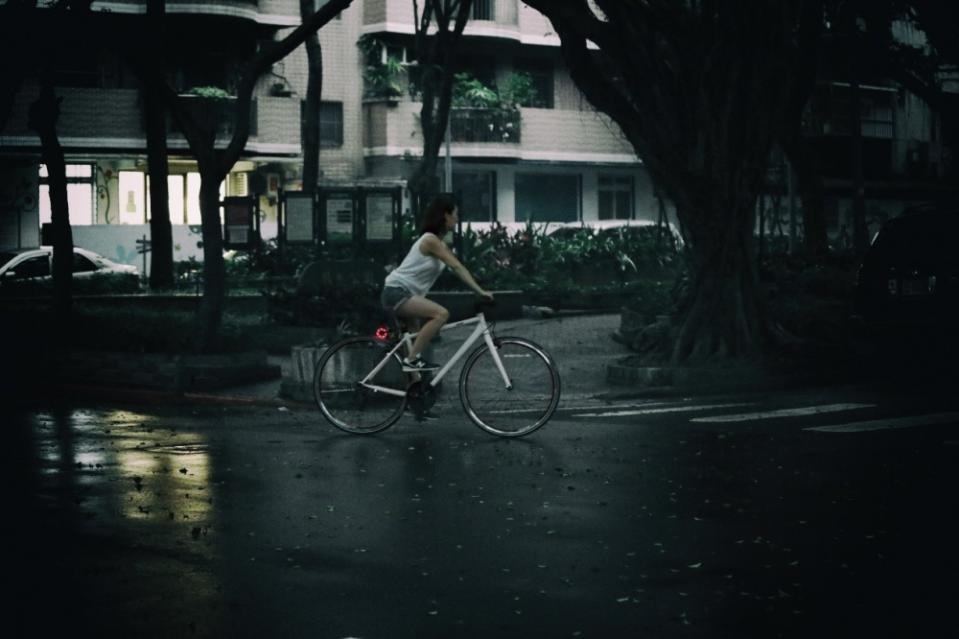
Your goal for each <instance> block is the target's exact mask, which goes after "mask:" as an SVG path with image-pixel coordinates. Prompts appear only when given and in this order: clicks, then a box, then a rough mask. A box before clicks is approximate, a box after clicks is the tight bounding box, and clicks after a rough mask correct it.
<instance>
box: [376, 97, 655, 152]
mask: <svg viewBox="0 0 959 639" xmlns="http://www.w3.org/2000/svg"><path fill="white" fill-rule="evenodd" d="M421 108H422V105H421V104H420V103H419V102H411V101H401V102H399V103H387V102H375V101H374V102H367V103H366V104H364V105H363V111H364V114H363V115H364V124H363V129H364V135H365V139H364V144H363V146H364V154H365V155H366V156H367V157H372V156H379V157H404V156H408V157H415V156H418V155H420V154H422V152H423V136H422V134H421V132H420V123H419V112H420V109H421ZM491 111H495V110H486V109H463V108H458V109H454V111H453V114H452V118H451V122H450V126H451V129H450V139H451V142H452V144H451V148H450V152H451V154H452V155H453V156H454V157H457V158H470V159H483V158H489V159H496V158H500V159H511V160H530V161H555V162H602V163H611V164H635V163H637V162H638V161H639V160H638V159H637V158H636V155H635V153H634V152H633V149H632V146H631V145H630V144H629V142H627V141H626V140H625V138H624V136H623V135H622V134H621V133H619V130H618V129H617V127H616V126H615V125H614V124H613V123H612V122H610V121H609V119H608V118H606V117H605V116H602V115H599V114H597V113H594V112H592V111H564V110H558V109H533V108H522V109H520V110H519V111H518V112H506V113H512V115H511V116H510V117H505V116H503V115H499V114H496V113H494V112H491ZM504 133H508V134H509V135H508V136H504Z"/></svg>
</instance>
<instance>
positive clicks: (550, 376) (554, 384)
mask: <svg viewBox="0 0 959 639" xmlns="http://www.w3.org/2000/svg"><path fill="white" fill-rule="evenodd" d="M494 344H495V345H496V347H497V351H498V353H499V355H500V360H501V361H502V362H503V366H504V368H505V369H506V372H507V374H508V375H509V377H510V381H511V382H512V386H513V388H512V389H511V390H508V389H507V388H506V387H505V385H504V384H503V378H502V376H501V375H500V373H499V370H498V369H497V367H496V363H495V362H494V361H493V358H492V356H491V355H490V353H489V346H487V345H486V344H483V345H482V346H480V347H478V348H477V349H476V350H474V351H473V352H472V353H470V356H469V358H467V360H466V363H465V364H463V371H462V372H461V373H460V382H459V390H460V402H461V403H462V404H463V409H464V410H465V411H466V415H467V416H468V417H469V418H470V420H471V421H472V422H473V423H474V424H476V425H477V426H479V427H480V428H481V429H483V430H485V431H486V432H488V433H491V434H493V435H497V436H499V437H522V436H523V435H528V434H530V433H532V432H533V431H534V430H536V429H538V428H539V427H541V426H542V425H543V424H545V423H546V422H547V421H549V418H550V417H552V416H553V413H554V412H555V411H556V407H557V406H558V405H559V397H560V392H561V384H560V379H559V372H558V371H557V370H556V364H555V362H554V361H553V358H552V357H550V355H549V353H547V352H546V350H545V349H543V347H541V346H539V345H538V344H536V343H535V342H531V341H530V340H528V339H525V338H522V337H497V338H494Z"/></svg>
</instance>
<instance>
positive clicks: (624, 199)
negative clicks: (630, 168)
mask: <svg viewBox="0 0 959 639" xmlns="http://www.w3.org/2000/svg"><path fill="white" fill-rule="evenodd" d="M599 219H601V220H631V219H633V178H632V177H629V176H623V177H618V176H602V175H601V176H600V177H599Z"/></svg>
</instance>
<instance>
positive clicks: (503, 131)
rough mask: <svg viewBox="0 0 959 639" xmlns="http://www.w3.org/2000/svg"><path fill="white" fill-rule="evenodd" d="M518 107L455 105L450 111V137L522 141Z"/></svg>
mask: <svg viewBox="0 0 959 639" xmlns="http://www.w3.org/2000/svg"><path fill="white" fill-rule="evenodd" d="M520 131H521V126H520V112H519V110H518V109H488V108H480V107H453V109H452V110H451V111H450V138H451V139H452V141H453V142H498V143H500V144H519V143H520Z"/></svg>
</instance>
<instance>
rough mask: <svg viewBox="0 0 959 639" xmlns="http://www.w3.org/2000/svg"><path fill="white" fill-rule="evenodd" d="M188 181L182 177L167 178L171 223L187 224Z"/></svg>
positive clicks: (170, 176)
mask: <svg viewBox="0 0 959 639" xmlns="http://www.w3.org/2000/svg"><path fill="white" fill-rule="evenodd" d="M185 189H186V180H185V179H184V177H183V176H182V175H168V176H167V191H168V196H169V198H170V223H171V224H184V223H185V222H186V191H185Z"/></svg>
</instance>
